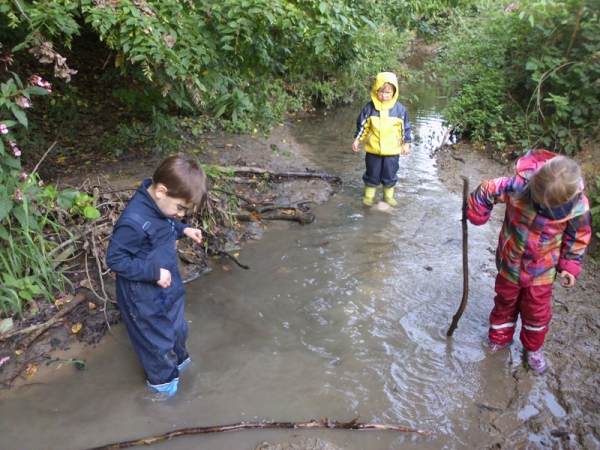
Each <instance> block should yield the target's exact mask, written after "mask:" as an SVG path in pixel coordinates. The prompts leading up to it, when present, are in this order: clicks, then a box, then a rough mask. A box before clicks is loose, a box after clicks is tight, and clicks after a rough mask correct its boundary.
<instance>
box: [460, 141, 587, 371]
mask: <svg viewBox="0 0 600 450" xmlns="http://www.w3.org/2000/svg"><path fill="white" fill-rule="evenodd" d="M498 202H500V203H505V204H506V213H505V216H504V223H503V225H502V230H501V231H500V236H499V239H498V248H497V249H496V266H497V269H498V275H497V277H496V283H495V291H496V296H495V298H494V308H493V309H492V312H491V314H490V328H489V333H488V334H489V349H490V351H491V352H492V353H495V352H497V351H499V350H502V349H503V348H506V347H508V346H509V345H511V344H512V342H513V334H514V332H515V326H516V322H517V318H518V316H519V314H520V315H521V324H522V328H521V334H520V340H521V342H522V344H523V348H524V350H525V358H526V361H527V364H528V365H529V367H530V368H531V369H532V370H534V371H535V372H543V371H544V370H546V368H547V363H546V358H545V356H544V353H543V351H542V349H541V347H542V345H543V343H544V340H545V337H546V333H547V332H548V326H549V324H550V320H551V318H552V311H551V297H552V284H553V283H554V280H555V278H556V275H557V272H558V275H559V276H560V277H561V278H563V279H566V281H565V282H564V283H562V284H561V285H562V286H563V287H565V288H571V287H573V286H574V285H575V278H576V277H577V276H578V275H579V273H580V272H581V267H580V265H581V262H582V259H583V254H584V252H585V250H586V248H587V246H588V244H589V242H590V239H591V227H590V210H589V202H588V199H587V198H586V197H585V195H584V194H583V180H582V178H581V171H580V168H579V166H578V165H577V164H576V163H575V162H574V161H573V160H571V159H569V158H567V157H564V156H558V155H555V154H554V153H552V152H549V151H547V150H532V151H530V152H528V153H527V154H526V155H525V156H523V157H521V158H520V159H519V160H518V161H517V174H516V175H515V176H514V177H511V178H506V177H503V178H496V179H490V180H486V181H484V182H483V183H481V184H480V185H479V186H478V187H477V189H475V191H473V192H472V193H471V195H470V196H469V200H468V210H467V217H468V219H469V221H470V222H471V223H473V224H474V225H482V224H484V223H486V222H487V221H488V219H489V218H490V214H491V212H492V208H493V207H494V205H495V204H496V203H498Z"/></svg>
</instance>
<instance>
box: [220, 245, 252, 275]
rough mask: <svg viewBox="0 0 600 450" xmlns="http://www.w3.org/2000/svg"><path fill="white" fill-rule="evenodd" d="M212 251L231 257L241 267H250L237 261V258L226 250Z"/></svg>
mask: <svg viewBox="0 0 600 450" xmlns="http://www.w3.org/2000/svg"><path fill="white" fill-rule="evenodd" d="M213 253H215V254H216V255H223V256H227V257H228V258H229V259H231V260H232V261H233V262H234V263H236V264H237V265H238V266H240V267H241V268H242V269H246V270H248V269H250V267H249V266H247V265H245V264H242V263H241V262H239V260H238V259H237V258H236V257H235V256H233V255H232V254H230V253H229V252H226V251H225V250H219V249H217V250H214V251H213Z"/></svg>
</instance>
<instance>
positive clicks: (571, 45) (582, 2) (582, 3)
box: [565, 0, 585, 59]
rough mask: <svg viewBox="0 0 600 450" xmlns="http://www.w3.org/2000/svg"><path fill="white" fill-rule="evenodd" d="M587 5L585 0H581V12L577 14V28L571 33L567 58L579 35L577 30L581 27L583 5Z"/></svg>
mask: <svg viewBox="0 0 600 450" xmlns="http://www.w3.org/2000/svg"><path fill="white" fill-rule="evenodd" d="M584 6H585V0H581V6H580V7H579V13H578V14H577V21H576V22H575V28H574V29H573V34H572V35H571V41H570V42H569V48H568V49H567V54H566V56H565V58H566V59H569V56H570V55H571V49H572V48H573V42H575V36H576V35H577V30H578V29H579V22H580V21H581V16H582V15H583V7H584Z"/></svg>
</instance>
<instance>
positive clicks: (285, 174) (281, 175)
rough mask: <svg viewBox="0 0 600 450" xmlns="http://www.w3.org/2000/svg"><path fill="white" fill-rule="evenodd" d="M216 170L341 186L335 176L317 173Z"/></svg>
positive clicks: (229, 168)
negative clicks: (303, 179)
mask: <svg viewBox="0 0 600 450" xmlns="http://www.w3.org/2000/svg"><path fill="white" fill-rule="evenodd" d="M215 168H216V169H217V170H221V171H223V172H224V171H230V172H234V173H237V174H243V175H267V176H269V177H272V178H320V179H322V180H327V181H329V182H331V183H335V184H342V179H341V178H340V177H339V176H337V175H331V174H329V173H318V172H299V171H280V170H269V169H263V168H259V167H218V166H217V167H215Z"/></svg>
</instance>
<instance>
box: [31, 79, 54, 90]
mask: <svg viewBox="0 0 600 450" xmlns="http://www.w3.org/2000/svg"><path fill="white" fill-rule="evenodd" d="M31 82H32V83H33V84H37V85H38V86H40V87H43V88H45V89H49V88H50V83H49V82H48V81H44V80H43V79H42V77H40V76H39V75H34V76H32V77H31ZM50 92H51V91H50Z"/></svg>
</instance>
